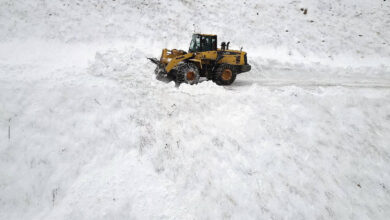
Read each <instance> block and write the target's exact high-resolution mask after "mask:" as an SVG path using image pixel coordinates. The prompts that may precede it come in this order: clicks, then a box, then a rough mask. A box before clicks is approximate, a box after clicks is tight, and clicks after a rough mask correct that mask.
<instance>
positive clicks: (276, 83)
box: [233, 79, 390, 89]
mask: <svg viewBox="0 0 390 220" xmlns="http://www.w3.org/2000/svg"><path fill="white" fill-rule="evenodd" d="M252 84H257V85H260V86H267V87H284V86H298V87H348V88H373V89H389V88H390V82H387V81H384V82H377V81H371V82H347V81H340V82H329V81H305V80H253V81H249V80H240V79H238V80H237V81H236V82H234V83H233V87H234V86H237V87H241V86H247V85H252Z"/></svg>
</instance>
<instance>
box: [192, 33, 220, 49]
mask: <svg viewBox="0 0 390 220" xmlns="http://www.w3.org/2000/svg"><path fill="white" fill-rule="evenodd" d="M216 50H217V35H208V34H194V35H192V40H191V44H190V49H189V50H188V52H190V53H191V52H204V51H216Z"/></svg>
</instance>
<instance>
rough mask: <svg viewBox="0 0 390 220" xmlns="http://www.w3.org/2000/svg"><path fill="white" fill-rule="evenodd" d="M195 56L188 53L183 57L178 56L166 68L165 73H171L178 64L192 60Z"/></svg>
mask: <svg viewBox="0 0 390 220" xmlns="http://www.w3.org/2000/svg"><path fill="white" fill-rule="evenodd" d="M193 56H194V54H193V53H187V54H184V55H182V56H178V57H175V58H173V59H172V60H171V61H170V62H169V63H168V65H167V66H166V67H165V71H166V72H167V73H169V72H170V71H171V70H172V69H173V68H175V67H176V66H177V64H179V63H180V62H181V61H183V60H187V59H190V58H191V57H193Z"/></svg>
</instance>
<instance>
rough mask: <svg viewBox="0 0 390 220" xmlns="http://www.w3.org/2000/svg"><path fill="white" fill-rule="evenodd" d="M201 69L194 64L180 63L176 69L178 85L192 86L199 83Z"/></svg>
mask: <svg viewBox="0 0 390 220" xmlns="http://www.w3.org/2000/svg"><path fill="white" fill-rule="evenodd" d="M199 77H200V75H199V69H198V67H197V66H196V65H195V64H193V63H180V64H179V65H178V66H177V68H176V84H177V85H179V84H181V83H183V82H184V83H187V84H190V85H193V84H197V83H198V82H199Z"/></svg>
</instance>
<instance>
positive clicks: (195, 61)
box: [189, 59, 202, 69]
mask: <svg viewBox="0 0 390 220" xmlns="http://www.w3.org/2000/svg"><path fill="white" fill-rule="evenodd" d="M189 61H192V62H194V63H196V65H197V66H198V67H199V69H202V60H199V59H189Z"/></svg>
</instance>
